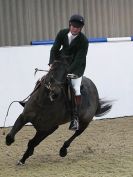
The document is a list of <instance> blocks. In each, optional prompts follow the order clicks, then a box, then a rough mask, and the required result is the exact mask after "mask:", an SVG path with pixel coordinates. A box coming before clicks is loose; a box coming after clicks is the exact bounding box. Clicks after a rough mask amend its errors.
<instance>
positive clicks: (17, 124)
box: [6, 114, 27, 146]
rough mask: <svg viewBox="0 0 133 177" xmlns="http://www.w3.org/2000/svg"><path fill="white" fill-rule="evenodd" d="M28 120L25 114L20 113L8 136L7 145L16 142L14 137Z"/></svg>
mask: <svg viewBox="0 0 133 177" xmlns="http://www.w3.org/2000/svg"><path fill="white" fill-rule="evenodd" d="M26 123H27V122H26V121H25V120H24V118H23V115H22V114H20V115H19V117H18V118H17V120H16V122H15V124H14V126H13V127H12V129H11V131H10V133H8V134H7V136H6V145H8V146H9V145H11V144H12V143H13V142H14V137H15V135H16V133H17V132H18V131H19V130H20V129H21V128H22V127H23V126H24V125H25V124H26Z"/></svg>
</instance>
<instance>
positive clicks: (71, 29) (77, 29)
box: [70, 25, 82, 35]
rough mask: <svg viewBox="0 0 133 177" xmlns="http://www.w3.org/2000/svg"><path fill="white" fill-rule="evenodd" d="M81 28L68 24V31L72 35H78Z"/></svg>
mask: <svg viewBox="0 0 133 177" xmlns="http://www.w3.org/2000/svg"><path fill="white" fill-rule="evenodd" d="M81 30H82V27H74V26H72V25H70V32H71V33H72V35H78V34H79V32H80V31H81Z"/></svg>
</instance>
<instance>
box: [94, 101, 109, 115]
mask: <svg viewBox="0 0 133 177" xmlns="http://www.w3.org/2000/svg"><path fill="white" fill-rule="evenodd" d="M111 108H112V104H111V102H110V101H103V100H101V99H99V101H98V107H97V110H96V113H95V116H96V117H101V116H103V115H105V114H107V113H108V112H109V111H110V110H111Z"/></svg>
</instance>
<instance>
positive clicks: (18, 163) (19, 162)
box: [17, 160, 25, 166]
mask: <svg viewBox="0 0 133 177" xmlns="http://www.w3.org/2000/svg"><path fill="white" fill-rule="evenodd" d="M17 165H20V166H21V165H25V163H23V162H21V160H19V161H18V162H17Z"/></svg>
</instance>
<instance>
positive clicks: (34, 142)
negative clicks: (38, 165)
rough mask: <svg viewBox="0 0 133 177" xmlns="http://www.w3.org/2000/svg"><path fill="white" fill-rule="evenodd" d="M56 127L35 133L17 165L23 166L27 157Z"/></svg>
mask: <svg viewBox="0 0 133 177" xmlns="http://www.w3.org/2000/svg"><path fill="white" fill-rule="evenodd" d="M57 128H58V126H56V127H54V128H52V129H50V130H49V131H37V132H36V134H35V136H34V137H33V139H31V140H30V141H29V143H28V148H27V150H26V152H25V153H24V155H23V157H22V159H21V160H20V161H19V162H18V165H21V164H24V163H25V161H26V159H28V157H29V156H31V155H32V154H33V152H34V148H35V147H36V146H37V145H38V144H39V143H40V142H41V141H43V140H44V139H45V138H46V137H47V136H48V135H50V134H52V133H53V132H54V131H55V130H56V129H57Z"/></svg>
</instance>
